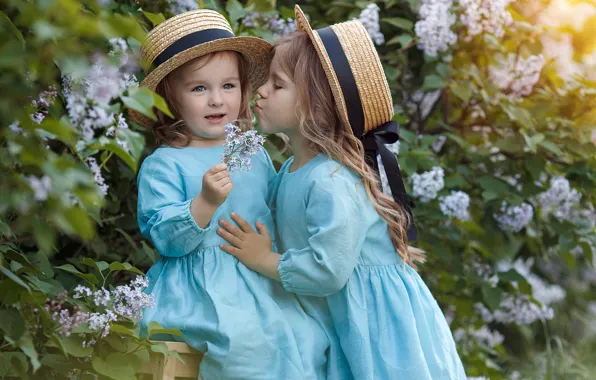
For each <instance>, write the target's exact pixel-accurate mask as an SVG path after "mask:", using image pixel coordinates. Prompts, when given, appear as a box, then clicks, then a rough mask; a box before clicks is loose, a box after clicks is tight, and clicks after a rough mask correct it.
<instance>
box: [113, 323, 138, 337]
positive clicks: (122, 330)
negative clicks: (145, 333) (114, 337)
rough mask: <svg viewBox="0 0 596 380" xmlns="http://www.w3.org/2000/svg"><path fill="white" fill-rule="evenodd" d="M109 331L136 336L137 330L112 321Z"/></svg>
mask: <svg viewBox="0 0 596 380" xmlns="http://www.w3.org/2000/svg"><path fill="white" fill-rule="evenodd" d="M110 332H111V333H112V332H114V333H118V334H124V335H130V336H137V335H138V334H137V332H136V331H135V330H132V329H129V328H128V327H126V326H123V325H121V324H118V323H112V324H111V325H110Z"/></svg>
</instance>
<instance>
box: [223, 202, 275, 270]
mask: <svg viewBox="0 0 596 380" xmlns="http://www.w3.org/2000/svg"><path fill="white" fill-rule="evenodd" d="M232 219H233V220H234V222H236V224H238V226H240V228H238V227H235V226H233V225H232V224H231V223H230V222H228V221H225V220H221V221H220V222H219V225H220V226H222V227H223V228H219V229H218V230H217V233H218V234H219V235H220V236H221V237H223V238H224V239H226V240H227V241H228V242H230V243H231V244H232V245H233V247H232V246H229V245H223V244H222V245H221V246H220V248H221V249H222V250H224V251H226V252H228V253H229V254H231V255H233V256H235V257H236V258H237V259H238V260H240V261H241V262H242V263H243V264H244V265H246V266H247V267H248V268H250V269H252V270H254V271H256V272H259V273H262V274H264V275H266V276H269V277H271V278H276V279H279V274H278V272H277V264H278V262H279V255H278V254H277V253H274V252H272V251H271V236H270V235H269V230H268V229H267V227H266V226H265V225H264V224H262V223H259V222H256V226H257V229H258V230H259V232H258V233H257V232H256V231H255V230H253V228H252V227H251V226H250V224H248V222H247V221H246V220H244V219H242V218H241V217H240V216H239V215H238V214H236V213H232Z"/></svg>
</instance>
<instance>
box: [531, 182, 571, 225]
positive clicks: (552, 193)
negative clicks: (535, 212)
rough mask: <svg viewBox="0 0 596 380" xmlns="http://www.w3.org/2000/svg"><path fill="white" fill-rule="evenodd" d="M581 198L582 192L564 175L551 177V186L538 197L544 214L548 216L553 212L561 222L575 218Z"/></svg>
mask: <svg viewBox="0 0 596 380" xmlns="http://www.w3.org/2000/svg"><path fill="white" fill-rule="evenodd" d="M581 199H582V194H581V193H580V192H578V191H577V190H575V189H572V188H571V185H570V184H569V181H568V180H567V179H566V178H564V177H553V178H551V180H550V188H549V189H548V190H547V191H545V192H543V193H541V194H539V195H538V197H537V200H538V203H539V204H540V207H541V208H542V213H543V215H544V216H545V217H546V216H549V215H551V214H552V215H553V216H554V217H555V218H557V220H559V221H560V222H563V221H571V220H573V219H574V216H575V214H574V211H576V209H577V207H578V205H579V202H580V201H581Z"/></svg>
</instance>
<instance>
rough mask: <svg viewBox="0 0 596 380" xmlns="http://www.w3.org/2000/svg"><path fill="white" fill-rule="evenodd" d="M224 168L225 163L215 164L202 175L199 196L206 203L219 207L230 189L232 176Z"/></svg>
mask: <svg viewBox="0 0 596 380" xmlns="http://www.w3.org/2000/svg"><path fill="white" fill-rule="evenodd" d="M226 169H227V165H226V164H217V165H215V166H213V167H212V168H211V169H209V170H208V171H207V173H205V175H204V176H203V189H202V190H201V194H200V196H201V198H203V200H204V201H205V202H206V203H208V204H210V205H213V206H216V207H219V206H220V205H221V204H222V203H224V202H225V200H226V198H227V197H228V194H230V191H232V178H231V177H230V172H228V171H227V170H226Z"/></svg>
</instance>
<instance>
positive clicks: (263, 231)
mask: <svg viewBox="0 0 596 380" xmlns="http://www.w3.org/2000/svg"><path fill="white" fill-rule="evenodd" d="M255 224H256V226H257V230H258V231H259V233H260V234H261V235H263V236H265V237H266V238H268V239H271V236H270V235H269V229H268V228H267V226H266V225H264V224H263V223H261V222H256V223H255Z"/></svg>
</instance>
